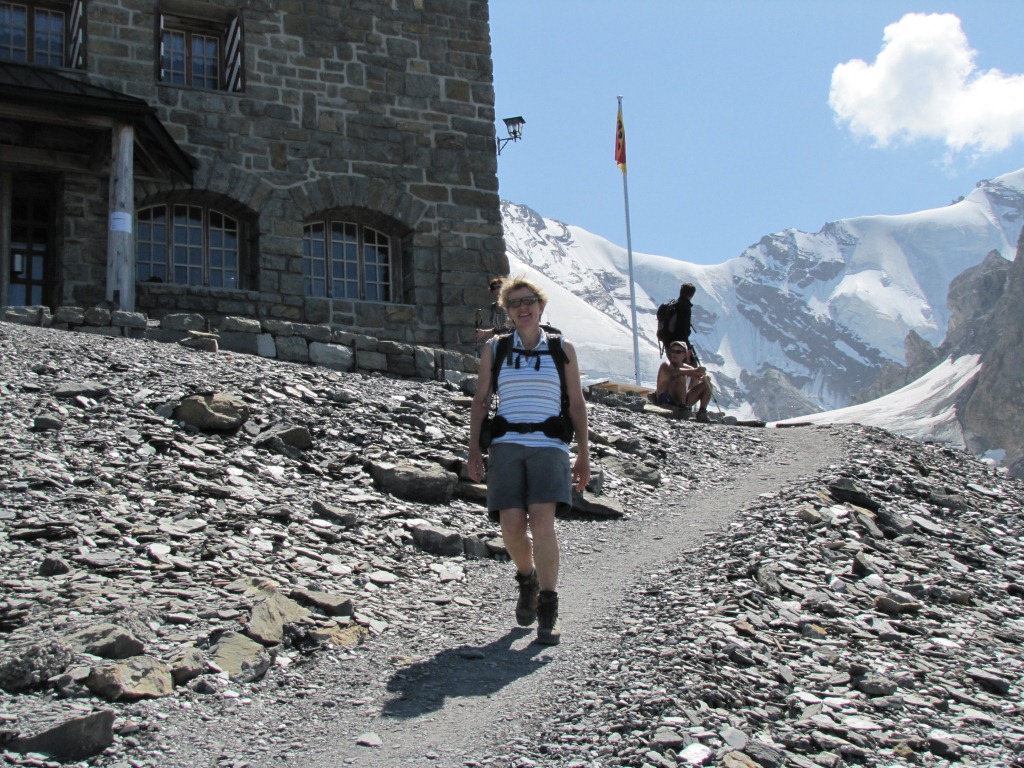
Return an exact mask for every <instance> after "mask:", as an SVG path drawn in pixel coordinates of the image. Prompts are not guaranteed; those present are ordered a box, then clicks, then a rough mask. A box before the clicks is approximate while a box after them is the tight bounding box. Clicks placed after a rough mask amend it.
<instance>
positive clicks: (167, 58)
mask: <svg viewBox="0 0 1024 768" xmlns="http://www.w3.org/2000/svg"><path fill="white" fill-rule="evenodd" d="M242 53H243V52H242V20H241V17H238V16H236V17H233V18H231V19H229V20H227V21H226V22H223V23H222V22H217V21H204V20H199V19H191V18H186V17H183V16H177V15H173V14H170V13H161V14H160V82H162V83H166V84H168V85H180V86H186V87H190V88H199V89H201V90H206V91H232V92H234V91H241V90H242V85H243V82H242V80H243V78H242Z"/></svg>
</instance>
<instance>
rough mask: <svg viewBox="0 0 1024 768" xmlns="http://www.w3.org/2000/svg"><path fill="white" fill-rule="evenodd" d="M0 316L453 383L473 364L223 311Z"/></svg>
mask: <svg viewBox="0 0 1024 768" xmlns="http://www.w3.org/2000/svg"><path fill="white" fill-rule="evenodd" d="M2 316H3V319H4V320H6V321H7V322H10V323H20V324H22V325H37V326H41V327H44V328H56V329H60V330H65V331H76V332H78V333H93V334H98V335H101V336H121V337H126V338H132V339H150V340H152V341H161V342H167V343H179V344H184V345H185V346H189V347H194V348H199V349H206V350H209V351H217V350H224V351H227V352H239V353H242V354H249V355H259V356H260V357H270V358H276V359H278V360H286V361H288V362H293V363H310V364H312V365H320V366H323V367H325V368H332V369H334V370H337V371H345V372H355V373H366V374H369V373H380V374H386V375H392V376H401V377H403V378H422V379H436V380H439V381H451V382H454V383H458V382H460V381H461V380H462V379H463V378H465V377H466V376H467V375H470V374H475V373H476V372H477V368H478V365H477V364H478V360H477V358H476V357H473V356H472V355H465V354H462V353H461V352H452V351H449V350H446V349H434V348H431V347H421V346H416V345H413V344H402V343H400V342H395V341H381V340H380V339H377V338H374V337H372V336H361V335H358V334H354V333H349V332H347V331H343V330H339V329H337V328H334V327H331V326H329V325H309V324H305V323H292V322H287V321H282V320H255V319H253V318H248V317H226V318H224V319H223V321H221V322H220V324H219V327H217V328H211V327H210V323H209V321H208V320H207V319H206V318H204V317H203V316H202V315H199V314H176V315H166V316H165V317H164V318H163V319H162V320H150V319H149V318H148V317H147V316H146V315H145V314H143V313H142V312H124V311H121V310H110V309H107V308H105V307H90V308H86V309H83V308H82V307H71V306H68V307H58V308H57V311H56V313H55V314H51V312H50V309H49V307H38V306H36V307H6V308H5V309H4V311H3V315H2Z"/></svg>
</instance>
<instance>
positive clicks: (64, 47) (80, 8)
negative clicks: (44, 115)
mask: <svg viewBox="0 0 1024 768" xmlns="http://www.w3.org/2000/svg"><path fill="white" fill-rule="evenodd" d="M16 9H20V10H21V11H23V12H24V14H25V18H24V27H18V29H19V30H21V31H22V33H23V35H24V39H23V40H22V43H23V47H19V48H15V47H14V45H15V42H14V40H15V38H14V31H15V27H14V25H13V21H12V19H11V18H5V14H11V13H13V12H14V11H15V10H16ZM44 17H52V18H53V19H54V20H55V22H56V24H57V28H56V29H55V30H53V31H51V33H50V34H49V35H46V40H48V41H49V42H50V43H56V45H54V46H53V47H47V48H45V49H41V48H40V43H41V42H42V40H41V39H40V38H39V34H40V30H39V25H40V21H41V20H42V19H43V18H44ZM8 25H9V26H8ZM85 27H86V25H85V2H84V0H2V1H0V61H11V62H16V63H20V64H31V65H33V66H39V67H47V68H50V69H84V68H85ZM5 33H6V36H5ZM15 52H19V53H22V54H23V56H21V55H15Z"/></svg>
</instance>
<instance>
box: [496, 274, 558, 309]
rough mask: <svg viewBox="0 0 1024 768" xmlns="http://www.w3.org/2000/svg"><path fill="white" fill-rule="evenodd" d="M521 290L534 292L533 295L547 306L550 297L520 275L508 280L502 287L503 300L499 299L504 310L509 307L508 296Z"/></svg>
mask: <svg viewBox="0 0 1024 768" xmlns="http://www.w3.org/2000/svg"><path fill="white" fill-rule="evenodd" d="M521 288H525V289H527V290H528V291H532V292H533V295H534V296H536V297H537V298H538V299H540V303H541V304H542V305H544V306H547V303H548V296H547V294H546V293H544V291H542V290H541V288H540V286H539V285H537V284H536V283H533V282H531V281H529V280H527V279H526V277H525V276H523V275H519V276H517V277H513V278H511V279H506V280H505V284H504V285H502V286H501V298H499V299H498V303H499V304H500V305H501V306H502V307H503V308H504V307H507V306H508V295H509V294H510V293H512V291H518V290H520V289H521Z"/></svg>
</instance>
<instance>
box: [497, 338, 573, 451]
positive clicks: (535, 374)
mask: <svg viewBox="0 0 1024 768" xmlns="http://www.w3.org/2000/svg"><path fill="white" fill-rule="evenodd" d="M562 343H563V345H564V344H565V341H564V340H563V342H562ZM497 347H498V342H497V341H492V342H491V353H492V354H497V352H498V350H497ZM547 349H548V335H547V333H546V332H545V331H544V329H543V328H542V329H541V331H540V342H539V343H538V344H537V346H536V347H535V348H534V349H533V350H531V351H532V352H542V351H543V352H546V351H547ZM524 352H525V351H524V349H523V343H522V341H520V339H519V333H518V332H514V334H513V336H512V364H511V365H509V364H508V363H507V360H502V362H501V368H499V369H498V415H499V416H502V417H504V418H505V419H507V420H508V421H509V423H510V424H522V423H530V422H541V421H544V420H545V419H547V418H549V417H551V416H557V415H558V414H559V413H561V411H562V385H561V382H560V381H559V379H558V367H557V366H556V365H555V361H554V360H553V359H552V358H551V355H550V354H541V355H535V354H529V355H527V354H525V353H524ZM538 360H539V361H540V370H537V361H538ZM516 361H518V363H519V367H518V368H517V367H516ZM494 443H495V444H498V443H517V444H519V445H527V446H531V447H536V448H561V449H562V450H563V451H566V452H568V450H569V446H568V445H567V444H566V443H565V442H564V441H562V440H559V439H558V438H557V437H548V436H546V435H545V434H544V433H543V432H527V433H525V434H519V433H518V432H507V433H506V434H504V435H502V436H501V437H496V438H495V439H494Z"/></svg>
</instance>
